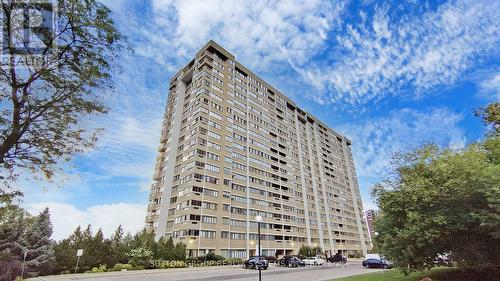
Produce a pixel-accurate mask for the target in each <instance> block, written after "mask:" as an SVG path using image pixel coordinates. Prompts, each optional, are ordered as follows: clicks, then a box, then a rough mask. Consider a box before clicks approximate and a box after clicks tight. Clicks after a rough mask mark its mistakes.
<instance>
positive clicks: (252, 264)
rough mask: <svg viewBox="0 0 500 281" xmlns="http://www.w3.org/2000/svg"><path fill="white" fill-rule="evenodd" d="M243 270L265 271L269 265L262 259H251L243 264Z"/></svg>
mask: <svg viewBox="0 0 500 281" xmlns="http://www.w3.org/2000/svg"><path fill="white" fill-rule="evenodd" d="M243 267H244V268H254V269H259V268H260V269H267V268H268V267H269V263H268V262H267V260H266V259H265V258H264V257H251V258H249V259H248V260H246V261H245V263H244V264H243Z"/></svg>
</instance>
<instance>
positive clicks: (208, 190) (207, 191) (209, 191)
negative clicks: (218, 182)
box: [203, 188, 219, 197]
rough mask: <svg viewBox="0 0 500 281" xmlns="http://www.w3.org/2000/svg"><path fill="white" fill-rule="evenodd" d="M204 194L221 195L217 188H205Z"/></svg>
mask: <svg viewBox="0 0 500 281" xmlns="http://www.w3.org/2000/svg"><path fill="white" fill-rule="evenodd" d="M203 194H204V195H207V196H213V197H217V196H218V195H219V192H218V191H217V190H213V189H208V188H205V189H204V190H203Z"/></svg>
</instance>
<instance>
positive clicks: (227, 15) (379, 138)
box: [20, 0, 500, 239]
mask: <svg viewBox="0 0 500 281" xmlns="http://www.w3.org/2000/svg"><path fill="white" fill-rule="evenodd" d="M105 3H106V5H108V6H109V7H110V9H112V11H113V17H114V19H115V21H116V23H117V25H118V28H119V29H120V30H121V32H122V33H124V34H125V35H126V36H127V37H128V39H129V41H130V42H131V43H132V45H133V47H134V49H135V52H134V53H128V52H124V53H123V55H122V56H121V57H120V59H119V63H120V64H121V65H122V67H123V69H122V72H121V73H116V74H115V76H114V80H115V83H116V89H115V91H114V93H106V94H105V95H104V96H105V97H104V99H105V100H104V102H105V103H106V104H107V105H108V106H109V107H110V109H111V111H110V113H109V114H107V115H106V116H100V117H96V118H91V119H89V120H86V121H85V126H92V127H102V128H104V129H105V131H104V133H103V134H102V135H101V137H100V140H99V142H98V145H97V147H96V148H95V149H93V150H92V151H88V152H87V153H85V154H82V155H77V156H76V157H75V158H74V159H73V161H71V162H70V163H65V164H62V168H63V169H64V170H65V173H61V174H59V175H57V177H56V178H55V179H54V181H53V182H50V183H48V182H43V181H32V180H21V181H20V185H21V187H22V189H23V190H24V191H25V198H24V204H25V205H26V206H27V207H28V208H29V209H30V210H32V211H36V210H39V209H41V208H43V207H45V206H49V207H50V208H51V211H52V219H53V222H54V228H55V233H54V238H56V239H60V238H63V237H65V236H66V235H67V234H68V233H70V232H71V231H72V229H74V228H75V227H76V226H77V225H78V224H82V225H83V224H88V223H91V224H92V225H94V226H95V228H97V227H102V228H103V230H104V231H105V233H110V232H112V231H113V229H114V228H115V227H116V226H117V224H123V225H124V226H125V228H126V229H127V230H130V231H135V230H138V229H140V228H141V227H142V226H143V219H144V215H145V210H146V205H147V201H148V191H149V185H150V183H151V177H152V173H153V166H154V162H155V157H156V148H157V145H158V143H159V133H160V128H161V120H162V115H163V112H164V106H165V102H166V95H167V88H168V81H169V78H170V76H171V75H173V74H174V73H175V72H176V70H177V69H178V68H180V67H181V66H183V65H184V64H186V63H187V62H189V60H190V59H191V58H192V57H193V56H194V54H195V53H196V52H197V50H198V49H200V48H201V47H202V46H203V45H204V44H205V43H206V42H207V41H208V40H210V39H213V40H215V41H216V42H218V43H219V44H220V45H222V46H223V47H225V48H226V49H228V50H229V51H230V52H232V53H233V54H234V55H235V56H236V58H237V60H239V61H240V62H241V63H243V64H244V65H246V66H248V68H250V69H251V70H253V71H254V72H255V73H257V74H258V75H259V76H261V77H262V78H263V79H265V80H266V81H268V82H269V83H270V84H272V85H274V86H275V87H276V88H278V89H280V90H281V91H282V92H283V93H284V94H286V95H287V96H289V97H290V98H292V99H293V100H294V101H295V102H296V103H298V104H299V105H300V106H301V107H302V108H304V109H305V110H307V111H309V112H311V113H313V114H314V115H315V116H317V117H318V118H319V119H321V120H322V121H324V122H325V123H326V124H328V125H330V127H332V128H334V129H335V130H337V131H339V132H341V133H343V134H346V135H347V136H349V137H350V138H351V139H352V141H353V149H354V158H355V164H356V168H357V172H358V176H359V182H360V186H361V191H362V197H363V202H364V205H365V208H370V207H373V206H374V204H373V202H372V201H371V199H370V187H371V185H372V184H373V183H375V182H377V181H378V180H380V179H381V177H382V176H383V175H384V171H385V169H386V167H387V165H388V161H389V159H390V156H391V154H392V153H393V152H395V151H399V150H404V149H407V148H409V147H412V146H415V145H419V144H422V143H424V142H429V141H432V142H436V143H438V144H440V145H441V146H443V147H453V148H460V147H463V146H464V145H466V144H467V143H470V142H474V141H477V140H478V139H480V138H481V136H482V135H483V133H484V131H483V130H484V129H483V127H482V124H481V122H480V120H478V119H477V118H475V117H474V115H473V109H474V108H477V107H479V106H482V105H485V104H487V103H488V102H491V101H499V100H500V52H499V50H500V1H498V0H493V1H491V0H490V1H481V0H475V1H416V0H414V1H396V3H393V2H391V1H370V0H366V1H313V0H310V1H258V0H256V1H209V0H205V1H189V0H182V1H171V0H151V1H144V0H107V1H105Z"/></svg>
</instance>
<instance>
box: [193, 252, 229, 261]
mask: <svg viewBox="0 0 500 281" xmlns="http://www.w3.org/2000/svg"><path fill="white" fill-rule="evenodd" d="M198 260H199V261H222V260H224V257H223V256H219V255H216V254H215V253H208V254H206V255H204V256H200V257H198Z"/></svg>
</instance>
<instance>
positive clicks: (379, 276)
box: [334, 267, 499, 281]
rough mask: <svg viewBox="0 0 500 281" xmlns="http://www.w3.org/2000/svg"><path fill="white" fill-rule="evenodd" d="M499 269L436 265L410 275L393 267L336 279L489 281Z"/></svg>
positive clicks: (336, 280) (494, 277)
mask: <svg viewBox="0 0 500 281" xmlns="http://www.w3.org/2000/svg"><path fill="white" fill-rule="evenodd" d="M497 270H498V269H493V270H492V271H491V270H484V269H479V270H475V269H469V270H460V269H458V268H455V267H451V268H450V267H436V268H433V269H431V270H426V271H423V272H414V273H412V274H410V275H406V276H405V275H404V274H402V273H401V272H400V271H399V270H396V269H391V270H386V271H383V272H374V273H367V274H361V275H356V276H351V277H344V278H338V279H334V280H335V281H418V280H421V279H423V278H425V277H429V278H431V279H432V281H460V280H464V281H489V280H492V281H494V280H499V279H497V278H498V275H497V274H498V273H499V272H498V271H497Z"/></svg>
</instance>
